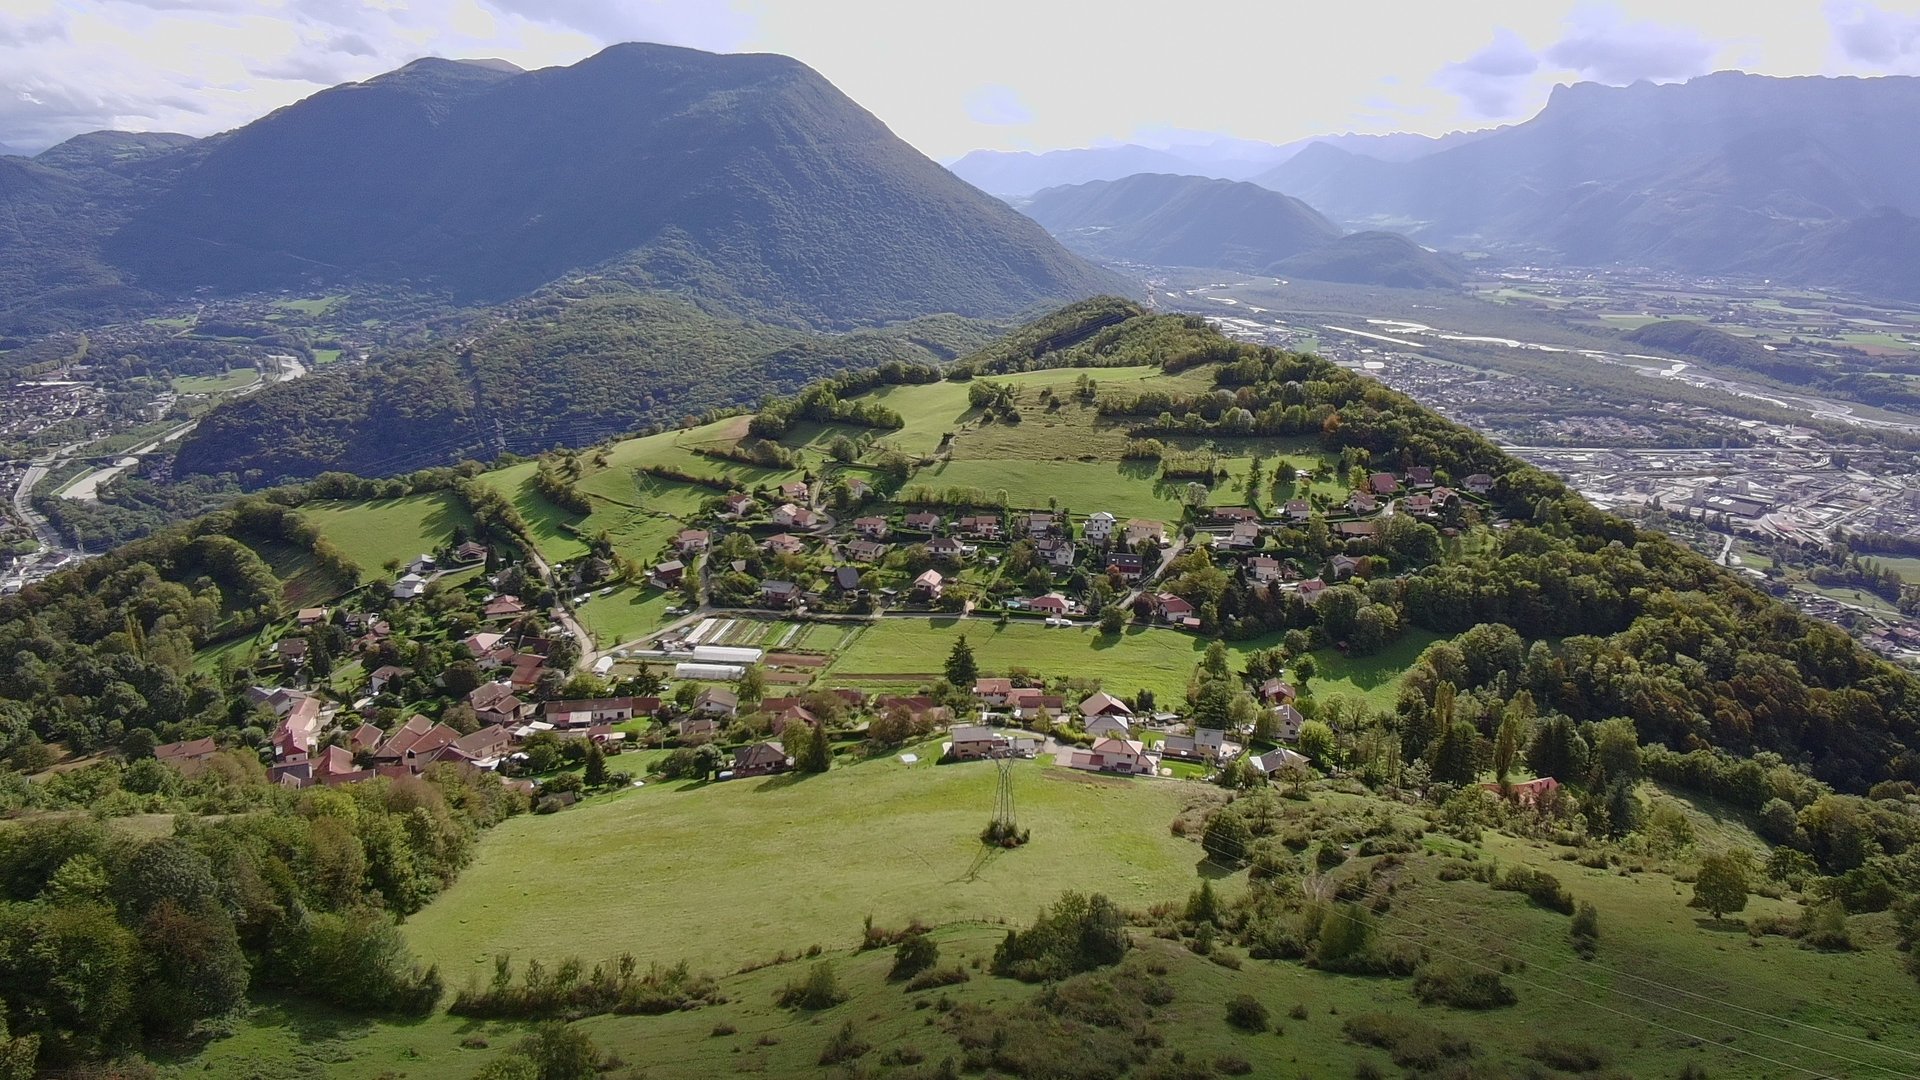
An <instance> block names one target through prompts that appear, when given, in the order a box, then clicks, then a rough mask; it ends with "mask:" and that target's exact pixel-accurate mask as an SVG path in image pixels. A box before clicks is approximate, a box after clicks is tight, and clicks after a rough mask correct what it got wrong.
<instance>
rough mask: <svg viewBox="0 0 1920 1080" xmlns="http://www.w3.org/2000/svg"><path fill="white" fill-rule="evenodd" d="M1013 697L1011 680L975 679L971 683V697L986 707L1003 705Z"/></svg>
mask: <svg viewBox="0 0 1920 1080" xmlns="http://www.w3.org/2000/svg"><path fill="white" fill-rule="evenodd" d="M1012 695H1013V680H1012V679H976V680H974V683H973V696H974V697H977V698H979V699H980V700H981V701H982V702H985V703H986V704H988V705H995V706H998V705H1005V704H1006V703H1007V699H1008V698H1009V697H1011V696H1012Z"/></svg>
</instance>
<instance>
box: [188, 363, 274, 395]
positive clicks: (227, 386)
mask: <svg viewBox="0 0 1920 1080" xmlns="http://www.w3.org/2000/svg"><path fill="white" fill-rule="evenodd" d="M259 381H260V372H259V370H258V369H255V368H235V369H234V370H232V371H228V372H225V373H223V374H220V375H176V376H174V377H173V390H174V392H175V393H177V394H226V393H231V392H232V391H235V390H240V389H244V388H246V387H249V386H252V385H253V384H254V383H257V382H259Z"/></svg>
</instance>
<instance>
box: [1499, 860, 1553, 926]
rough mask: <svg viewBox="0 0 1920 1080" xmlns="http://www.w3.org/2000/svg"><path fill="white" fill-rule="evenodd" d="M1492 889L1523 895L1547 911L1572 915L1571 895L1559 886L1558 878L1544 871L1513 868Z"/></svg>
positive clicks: (1519, 867) (1522, 867)
mask: <svg viewBox="0 0 1920 1080" xmlns="http://www.w3.org/2000/svg"><path fill="white" fill-rule="evenodd" d="M1493 887H1494V888H1496V889H1501V890H1504V891H1506V892H1517V893H1524V894H1526V897H1527V899H1529V900H1531V901H1533V902H1534V903H1535V904H1538V905H1540V906H1541V907H1543V908H1546V909H1547V910H1548V911H1557V912H1559V913H1560V914H1562V915H1571V914H1573V894H1572V893H1570V892H1568V891H1567V889H1566V886H1564V885H1562V884H1560V879H1559V878H1557V877H1554V876H1553V875H1552V874H1549V873H1547V872H1546V871H1544V870H1535V869H1533V868H1532V867H1527V866H1515V867H1512V868H1510V869H1509V870H1508V871H1507V872H1506V873H1505V874H1503V875H1501V877H1500V879H1499V880H1498V881H1496V882H1494V883H1493Z"/></svg>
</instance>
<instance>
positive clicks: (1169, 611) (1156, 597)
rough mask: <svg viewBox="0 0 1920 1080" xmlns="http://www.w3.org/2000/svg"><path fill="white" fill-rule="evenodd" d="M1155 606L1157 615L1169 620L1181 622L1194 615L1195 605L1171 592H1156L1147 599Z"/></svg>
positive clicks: (1154, 609) (1154, 611) (1154, 610)
mask: <svg viewBox="0 0 1920 1080" xmlns="http://www.w3.org/2000/svg"><path fill="white" fill-rule="evenodd" d="M1147 602H1148V603H1149V604H1151V605H1152V607H1153V614H1154V615H1155V617H1157V618H1160V619H1163V620H1165V621H1167V622H1179V621H1180V620H1182V619H1186V618H1190V617H1191V616H1192V615H1193V605H1192V604H1189V603H1187V602H1186V601H1185V600H1183V599H1181V598H1180V597H1178V596H1175V595H1173V594H1172V593H1169V592H1163V593H1154V594H1153V595H1152V596H1151V597H1149V598H1148V599H1147Z"/></svg>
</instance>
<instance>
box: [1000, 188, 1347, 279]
mask: <svg viewBox="0 0 1920 1080" xmlns="http://www.w3.org/2000/svg"><path fill="white" fill-rule="evenodd" d="M1021 209H1022V210H1023V211H1025V212H1026V214H1027V216H1028V217H1031V218H1033V219H1034V220H1035V221H1038V222H1039V223H1040V224H1042V225H1044V226H1046V227H1047V230H1048V231H1049V232H1051V233H1053V235H1055V236H1056V237H1059V238H1060V240H1061V241H1062V242H1063V243H1065V244H1067V245H1068V246H1069V247H1072V248H1074V249H1075V250H1077V251H1082V252H1085V253H1087V254H1089V255H1093V256H1095V257H1098V258H1103V259H1116V260H1123V261H1126V262H1136V263H1146V264H1148V265H1154V266H1207V267H1221V268H1224V269H1229V270H1257V269H1260V268H1262V267H1265V266H1266V265H1268V264H1269V263H1272V262H1274V261H1275V260H1278V259H1285V258H1287V257H1289V256H1292V255H1298V254H1300V253H1301V252H1303V251H1307V250H1309V249H1311V248H1314V247H1318V246H1319V245H1321V244H1324V243H1326V242H1328V241H1330V240H1333V239H1335V238H1336V237H1338V236H1339V235H1340V230H1339V229H1338V228H1336V227H1335V226H1334V225H1333V224H1332V223H1331V222H1329V221H1328V220H1327V219H1326V218H1324V217H1321V216H1320V214H1319V213H1318V212H1317V211H1315V210H1314V209H1313V208H1312V207H1311V206H1308V205H1307V204H1306V203H1303V202H1301V201H1300V200H1298V199H1294V198H1290V197H1288V196H1285V195H1280V194H1278V193H1276V192H1272V191H1268V190H1267V189H1265V188H1262V187H1259V186H1258V185H1255V184H1248V183H1240V182H1236V181H1232V180H1213V179H1208V178H1206V177H1201V176H1172V175H1166V174H1161V173H1139V174H1136V175H1133V176H1128V177H1124V178H1122V179H1119V180H1095V181H1091V182H1089V183H1085V184H1075V185H1071V186H1067V187H1056V188H1049V189H1047V190H1045V191H1042V192H1040V193H1038V194H1036V195H1034V196H1033V198H1032V199H1030V200H1028V201H1027V202H1026V203H1024V204H1023V205H1022V207H1021Z"/></svg>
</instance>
